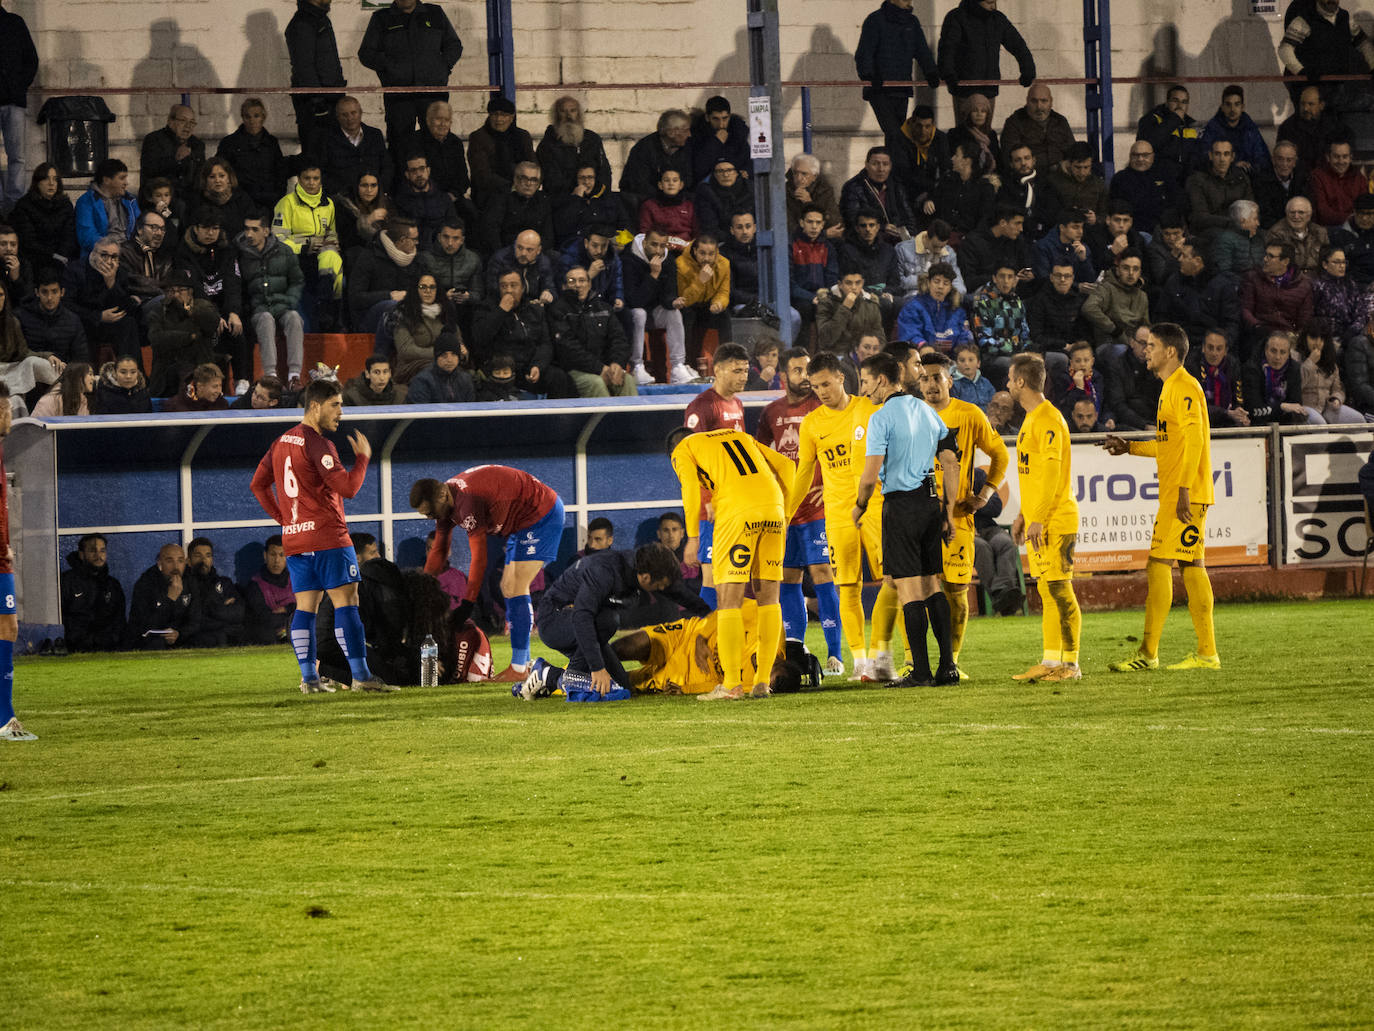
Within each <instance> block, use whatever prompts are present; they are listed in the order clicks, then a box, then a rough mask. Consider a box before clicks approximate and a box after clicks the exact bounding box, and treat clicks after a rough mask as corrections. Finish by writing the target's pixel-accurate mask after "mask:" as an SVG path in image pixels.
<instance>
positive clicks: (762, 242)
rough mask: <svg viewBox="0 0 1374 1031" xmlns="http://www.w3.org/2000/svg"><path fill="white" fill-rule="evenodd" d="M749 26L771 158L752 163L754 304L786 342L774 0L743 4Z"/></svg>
mask: <svg viewBox="0 0 1374 1031" xmlns="http://www.w3.org/2000/svg"><path fill="white" fill-rule="evenodd" d="M746 3H747V10H748V17H747V22H746V24H747V25H748V27H749V81H750V83H752V85H751V86H750V87H749V95H750V96H751V97H768V98H769V101H770V104H771V111H772V137H773V156H772V158H771V159H756V160H755V161H754V174H753V180H754V210H755V211H756V212H757V214H758V224H759V235H758V251H759V299H760V300H761V301H763V302H764V303H765V304H767V305H769V306H771V307H772V309H773V310H774V311H776V312H777V313H778V318H779V319H780V320H781V321H782V325H781V326H780V327H779V332H780V333H781V334H782V339H783V340H784V341H787V342H790V341H791V340H792V334H793V332H794V330H795V327H794V326H793V325H792V314H791V311H792V309H791V306H790V305H789V304H788V300H789V298H790V296H791V292H792V291H791V288H790V286H789V285H788V284H789V280H788V256H787V243H788V232H787V192H786V191H787V185H786V181H785V178H784V177H785V176H786V174H787V161H786V158H785V156H784V154H783V145H782V86H781V83H782V55H781V47H780V45H779V43H778V0H746Z"/></svg>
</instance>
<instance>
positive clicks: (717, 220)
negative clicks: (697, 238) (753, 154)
mask: <svg viewBox="0 0 1374 1031" xmlns="http://www.w3.org/2000/svg"><path fill="white" fill-rule="evenodd" d="M693 203H694V204H695V205H696V215H697V224H698V225H699V226H701V228H702V229H703V230H707V231H710V232H713V233H718V234H721V233H725V232H726V231H727V230H728V229H729V228H730V219H731V218H733V217H734V216H735V215H736V214H738V213H747V214H750V215H752V214H753V213H754V187H753V186H752V185H751V184H750V183H749V180H748V179H745V178H744V176H743V175H741V174H740V171H739V169H738V168H736V167H735V165H734V164H733V163H732V162H731V161H730V160H729V159H728V158H720V159H719V160H718V161H717V162H716V164H715V167H714V168H712V169H711V174H710V177H709V178H708V179H707V180H706V181H705V182H703V183H702V184H701V185H700V186H698V187H697V188H696V192H695V194H694V201H693Z"/></svg>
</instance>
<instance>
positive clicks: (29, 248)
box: [9, 190, 78, 268]
mask: <svg viewBox="0 0 1374 1031" xmlns="http://www.w3.org/2000/svg"><path fill="white" fill-rule="evenodd" d="M9 218H10V225H12V226H14V231H15V232H16V233H18V234H19V255H20V257H22V258H24V259H25V260H27V261H31V262H33V265H34V268H39V267H41V266H45V265H58V264H61V263H60V262H59V261H57V256H59V255H60V256H61V257H63V258H68V259H71V258H75V257H76V256H77V253H78V250H77V246H76V208H75V207H73V206H72V202H71V201H70V200H69V199H68V198H67V195H66V194H65V193H58V194H56V195H55V196H54V197H53V198H52V199H51V200H44V199H43V198H42V197H40V196H39V195H38V194H37V193H36V192H35V191H33V190H30V191H29V192H28V193H26V194H24V196H22V197H20V198H19V200H17V201H16V202H15V205H14V209H13V210H12V211H11V212H10V216H9Z"/></svg>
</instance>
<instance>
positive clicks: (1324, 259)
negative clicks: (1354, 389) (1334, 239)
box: [1312, 246, 1371, 344]
mask: <svg viewBox="0 0 1374 1031" xmlns="http://www.w3.org/2000/svg"><path fill="white" fill-rule="evenodd" d="M1347 267H1348V261H1347V259H1346V256H1345V251H1343V250H1341V248H1339V247H1331V246H1327V247H1324V248H1322V253H1321V272H1320V274H1319V275H1317V276H1316V277H1315V278H1314V279H1313V280H1312V314H1313V315H1314V316H1315V317H1317V318H1319V319H1325V320H1326V321H1327V322H1329V323H1330V324H1331V326H1332V329H1333V330H1334V332H1335V334H1336V339H1337V340H1339V341H1341V343H1342V344H1344V342H1345V341H1347V340H1349V339H1351V338H1352V337H1356V336H1359V335H1360V334H1361V333H1363V332H1364V326H1365V320H1366V319H1367V318H1368V317H1369V311H1370V303H1371V298H1370V296H1369V294H1368V293H1367V292H1366V291H1365V290H1364V289H1363V288H1362V287H1361V286H1360V285H1359V284H1358V283H1356V282H1355V281H1354V280H1353V279H1351V278H1350V276H1349V275H1347V274H1346V269H1347Z"/></svg>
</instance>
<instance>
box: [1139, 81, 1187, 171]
mask: <svg viewBox="0 0 1374 1031" xmlns="http://www.w3.org/2000/svg"><path fill="white" fill-rule="evenodd" d="M1189 102H1190V97H1189V95H1188V89H1187V87H1185V86H1178V85H1174V86H1170V87H1169V88H1168V90H1167V92H1166V96H1165V102H1164V103H1163V104H1160V105H1159V106H1158V107H1156V108H1155V109H1154V110H1153V111H1150V112H1149V113H1147V114H1145V115H1143V116H1142V117H1141V119H1140V121H1139V122H1137V123H1136V127H1135V138H1136V139H1137V140H1144V141H1145V142H1147V143H1149V144H1150V146H1151V147H1152V148H1153V149H1154V154H1155V163H1156V165H1157V166H1158V169H1159V172H1160V174H1161V175H1163V176H1165V177H1166V178H1167V179H1169V181H1171V182H1172V183H1173V184H1174V185H1175V186H1179V187H1181V186H1182V185H1183V181H1184V180H1185V179H1186V178H1187V177H1188V174H1189V173H1190V172H1192V170H1193V169H1194V168H1196V167H1197V164H1198V156H1199V154H1200V153H1201V152H1202V148H1201V141H1202V130H1201V129H1200V128H1199V127H1198V123H1197V120H1196V119H1194V118H1193V116H1192V115H1190V114H1189V113H1188V104H1189Z"/></svg>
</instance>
